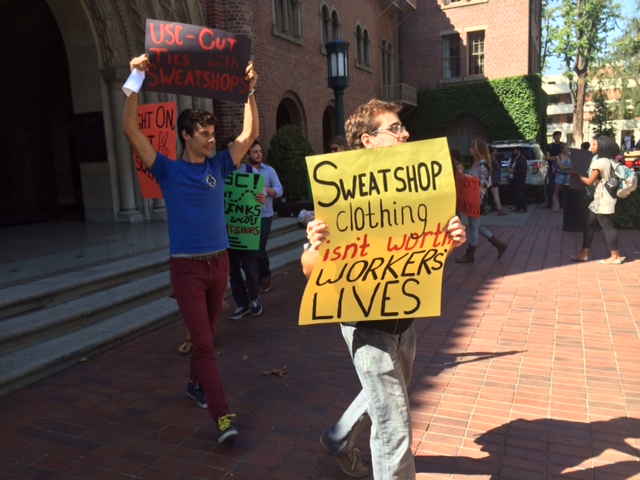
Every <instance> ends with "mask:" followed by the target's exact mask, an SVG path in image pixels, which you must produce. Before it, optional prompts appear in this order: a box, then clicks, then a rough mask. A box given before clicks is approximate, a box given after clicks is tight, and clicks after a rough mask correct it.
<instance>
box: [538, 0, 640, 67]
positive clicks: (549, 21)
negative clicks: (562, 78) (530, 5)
mask: <svg viewBox="0 0 640 480" xmlns="http://www.w3.org/2000/svg"><path fill="white" fill-rule="evenodd" d="M639 1H640V0H639ZM558 8H559V7H558V6H555V7H552V6H550V5H549V0H542V32H543V35H542V43H541V45H540V71H544V70H545V68H547V60H548V58H549V57H550V56H551V53H552V52H551V50H552V48H553V45H552V43H551V39H552V38H555V37H556V36H557V35H558V24H557V23H556V22H555V19H556V17H557V12H558Z"/></svg>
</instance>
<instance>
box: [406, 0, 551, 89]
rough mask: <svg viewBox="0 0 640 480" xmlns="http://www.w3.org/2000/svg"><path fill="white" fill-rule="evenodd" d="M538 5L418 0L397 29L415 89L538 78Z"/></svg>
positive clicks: (511, 0) (529, 0)
mask: <svg viewBox="0 0 640 480" xmlns="http://www.w3.org/2000/svg"><path fill="white" fill-rule="evenodd" d="M540 22H541V2H540V0H468V1H465V0H419V1H418V8H417V9H416V11H415V12H414V13H412V14H411V15H407V16H406V19H405V20H404V21H403V22H402V24H401V27H400V35H401V36H402V38H403V45H404V57H405V58H404V64H405V65H410V68H405V69H404V79H403V80H404V81H405V82H407V83H408V84H410V85H414V86H415V87H417V88H419V89H420V88H437V87H440V86H446V85H450V84H454V83H458V82H468V81H477V80H485V79H489V80H492V79H495V78H503V77H513V76H517V75H527V74H533V73H540V28H541V27H540Z"/></svg>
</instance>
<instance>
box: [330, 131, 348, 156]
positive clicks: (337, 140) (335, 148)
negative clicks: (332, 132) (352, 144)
mask: <svg viewBox="0 0 640 480" xmlns="http://www.w3.org/2000/svg"><path fill="white" fill-rule="evenodd" d="M347 150H349V145H348V144H347V141H346V140H345V138H344V137H341V136H340V135H336V136H335V137H333V138H332V139H331V141H330V142H329V152H331V153H337V152H344V151H347Z"/></svg>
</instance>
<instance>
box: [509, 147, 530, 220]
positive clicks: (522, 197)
mask: <svg viewBox="0 0 640 480" xmlns="http://www.w3.org/2000/svg"><path fill="white" fill-rule="evenodd" d="M512 158H513V172H512V173H513V180H512V182H513V197H514V200H515V208H516V213H527V196H526V194H525V192H524V184H525V182H526V180H527V170H528V169H529V164H528V163H527V159H526V158H525V156H524V154H523V153H522V147H520V146H517V147H515V148H514V150H513V156H512Z"/></svg>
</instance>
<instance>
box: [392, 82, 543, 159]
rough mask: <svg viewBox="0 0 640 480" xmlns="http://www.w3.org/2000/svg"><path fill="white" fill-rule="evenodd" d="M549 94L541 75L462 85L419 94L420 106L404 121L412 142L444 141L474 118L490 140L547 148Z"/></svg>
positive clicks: (424, 91)
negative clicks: (452, 130)
mask: <svg viewBox="0 0 640 480" xmlns="http://www.w3.org/2000/svg"><path fill="white" fill-rule="evenodd" d="M546 110H547V94H546V93H545V92H544V90H543V89H542V77H541V76H540V75H526V76H519V77H508V78H501V79H498V80H490V81H483V82H473V83H462V84H456V85H451V86H448V87H442V88H437V89H432V90H421V91H420V92H418V106H417V108H416V109H414V110H413V111H411V112H410V113H409V114H408V115H407V117H406V118H404V119H403V121H404V123H405V124H406V125H407V129H408V130H409V131H410V132H411V137H412V139H413V140H422V139H426V138H436V137H444V136H446V134H447V130H448V129H449V128H450V127H451V126H453V125H455V124H456V123H457V122H459V121H460V120H461V119H463V118H466V117H469V116H473V117H475V118H476V119H478V121H480V123H482V124H483V125H484V126H485V128H486V129H487V134H488V136H489V140H490V141H492V140H506V139H527V140H536V141H537V142H538V143H539V144H540V145H541V146H542V147H543V148H544V147H545V144H546V127H547V125H546V124H547V113H546Z"/></svg>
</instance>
